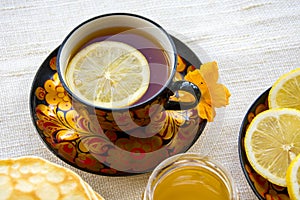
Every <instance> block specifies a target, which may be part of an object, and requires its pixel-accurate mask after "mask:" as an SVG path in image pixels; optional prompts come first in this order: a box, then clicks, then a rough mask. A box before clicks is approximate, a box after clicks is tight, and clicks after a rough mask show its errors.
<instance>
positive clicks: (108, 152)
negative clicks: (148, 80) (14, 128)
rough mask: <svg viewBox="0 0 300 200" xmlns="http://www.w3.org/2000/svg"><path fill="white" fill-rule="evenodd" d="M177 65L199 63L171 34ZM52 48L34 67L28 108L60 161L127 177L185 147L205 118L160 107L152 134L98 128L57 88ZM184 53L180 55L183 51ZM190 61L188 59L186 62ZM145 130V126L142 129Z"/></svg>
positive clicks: (200, 129)
mask: <svg viewBox="0 0 300 200" xmlns="http://www.w3.org/2000/svg"><path fill="white" fill-rule="evenodd" d="M174 42H175V45H176V47H177V49H178V54H179V55H178V56H179V62H178V65H180V66H181V68H184V70H183V71H182V72H180V73H178V75H179V76H183V75H184V74H186V73H187V70H190V69H191V68H193V69H194V68H195V67H194V66H197V67H199V66H200V65H201V62H200V60H199V59H198V58H197V56H196V55H195V54H194V53H193V52H192V50H191V49H189V48H188V47H187V46H186V45H185V44H184V43H183V42H181V41H180V40H178V39H177V38H175V37H174ZM57 52H58V48H57V49H55V50H54V51H53V52H52V53H51V54H50V55H49V56H48V57H47V58H46V60H45V61H44V62H43V63H42V65H41V67H40V68H39V69H38V71H37V73H36V76H35V78H34V81H33V83H32V88H31V92H30V111H31V116H32V120H33V124H34V125H35V127H36V130H37V132H38V134H39V136H40V137H41V139H42V140H43V142H44V143H45V144H46V146H47V147H48V148H49V150H50V151H51V152H53V153H54V154H55V155H56V156H58V157H59V158H60V159H61V160H63V161H65V162H66V163H68V164H70V165H71V166H73V167H76V168H78V169H81V170H83V171H86V172H89V173H94V174H99V175H107V176H126V175H134V174H141V173H146V172H149V171H152V170H153V169H154V168H155V167H156V166H157V165H158V164H159V163H160V162H161V161H163V160H164V159H166V158H168V157H170V156H172V155H175V154H178V153H183V152H186V151H187V150H188V149H189V148H190V147H191V146H192V145H193V144H194V143H195V141H196V140H197V139H198V138H199V136H200V135H201V133H202V132H203V130H204V128H205V126H206V123H207V121H206V120H203V119H201V118H199V116H198V114H197V110H196V109H190V110H186V111H164V112H162V113H161V116H160V120H158V121H159V123H160V124H159V126H157V127H160V128H159V129H155V127H153V130H151V131H154V130H155V131H156V132H155V133H156V134H154V135H153V136H151V137H147V138H139V137H134V136H132V135H131V136H129V135H127V134H124V133H123V132H118V131H105V132H104V131H103V130H102V129H101V127H99V124H98V123H96V121H95V119H96V116H93V115H84V116H83V115H80V114H79V113H77V112H76V110H75V109H74V108H73V105H72V99H71V97H69V96H68V95H67V93H66V91H65V90H64V88H63V87H62V85H61V83H60V80H59V78H58V74H57V71H56V55H57ZM181 54H182V55H183V56H182V55H181ZM189 60H192V61H189ZM143 131H144V130H143Z"/></svg>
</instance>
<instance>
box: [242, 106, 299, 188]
mask: <svg viewBox="0 0 300 200" xmlns="http://www.w3.org/2000/svg"><path fill="white" fill-rule="evenodd" d="M244 142H245V151H246V155H247V157H248V160H249V162H250V164H251V165H252V167H253V169H254V170H255V171H256V172H257V173H259V174H260V175H261V176H263V177H264V178H266V179H267V180H269V181H270V182H271V183H274V184H276V185H279V186H283V187H286V185H287V184H286V178H285V177H286V172H287V168H288V166H289V164H290V163H291V160H292V159H293V158H295V157H296V155H298V154H299V153H300V111H298V110H296V109H291V108H277V109H270V110H266V111H263V112H262V113H260V114H258V115H257V116H256V117H255V118H254V119H253V120H252V121H251V123H250V125H249V127H248V129H247V131H246V135H245V141H244Z"/></svg>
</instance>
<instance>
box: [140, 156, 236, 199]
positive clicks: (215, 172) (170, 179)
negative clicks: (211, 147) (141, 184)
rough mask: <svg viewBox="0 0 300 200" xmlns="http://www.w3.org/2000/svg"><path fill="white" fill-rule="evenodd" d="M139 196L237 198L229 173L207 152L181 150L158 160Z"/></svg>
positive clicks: (146, 197)
mask: <svg viewBox="0 0 300 200" xmlns="http://www.w3.org/2000/svg"><path fill="white" fill-rule="evenodd" d="M143 200H239V197H238V194H237V191H236V188H235V185H234V182H233V181H232V178H231V176H230V174H229V173H228V172H227V171H226V170H225V169H224V168H223V167H222V166H221V164H220V163H218V162H216V161H214V160H212V159H211V158H209V157H207V156H203V155H201V154H195V153H182V154H178V155H175V156H172V157H170V158H167V159H166V160H164V161H163V162H161V163H160V164H159V165H158V166H157V167H156V168H155V169H154V171H153V172H152V174H151V176H150V177H149V180H148V183H147V186H146V189H145V192H144V195H143Z"/></svg>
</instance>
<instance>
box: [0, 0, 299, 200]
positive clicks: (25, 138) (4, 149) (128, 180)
mask: <svg viewBox="0 0 300 200" xmlns="http://www.w3.org/2000/svg"><path fill="white" fill-rule="evenodd" d="M111 12H130V13H135V14H139V15H143V16H145V17H147V18H150V19H152V20H153V21H156V22H157V23H159V24H160V25H161V26H163V27H164V28H165V29H166V30H167V31H169V32H170V33H171V34H178V35H182V36H183V37H184V38H185V42H186V44H188V45H190V46H191V47H192V48H193V49H194V50H195V52H196V53H197V54H199V57H200V58H201V59H202V60H203V61H205V60H215V61H217V62H218V64H219V72H220V81H221V82H222V83H223V84H225V85H226V86H227V87H228V89H229V90H230V92H231V94H232V96H231V97H230V105H229V106H227V107H226V109H220V110H218V113H217V116H218V118H217V120H216V121H215V122H213V123H209V124H208V126H207V127H206V128H205V130H204V133H203V135H202V136H201V137H200V138H199V139H198V140H197V142H196V143H195V144H194V145H193V147H192V148H191V149H190V150H189V152H198V153H206V154H209V155H210V156H211V157H213V158H214V159H216V160H218V161H219V162H221V163H222V164H223V165H224V167H226V168H227V169H228V171H229V172H230V173H231V174H232V176H233V179H234V181H235V183H236V185H237V187H238V190H239V195H240V197H241V199H243V200H253V199H257V198H256V196H255V195H254V193H253V191H252V190H251V188H250V186H249V185H248V183H247V181H246V178H245V176H244V174H243V172H242V168H241V165H240V161H239V155H238V134H239V129H240V126H241V123H242V120H243V118H244V115H245V113H246V112H247V110H248V108H249V107H250V105H251V104H252V103H253V102H254V101H255V99H256V98H257V97H258V96H259V95H260V94H261V93H263V92H264V91H265V90H266V89H268V88H269V87H270V86H271V85H272V84H273V83H274V81H275V80H276V79H277V78H278V77H279V76H280V75H282V74H284V73H286V72H288V71H290V70H292V69H294V68H297V67H300V3H299V1H297V0H288V1H280V0H253V1H249V0H248V1H243V0H207V1H194V0H193V1H192V0H182V1H173V0H164V1H161V0H151V1H149V0H144V1H142V2H141V1H138V0H111V1H97V0H65V1H58V0H50V1H45V0H26V1H18V0H2V1H1V2H0V18H1V20H0V30H1V33H0V55H1V57H0V88H1V90H0V98H1V100H0V113H1V114H0V159H4V158H10V157H18V156H24V155H36V156H40V157H43V158H45V159H48V160H50V161H52V162H55V163H57V164H60V165H62V166H65V167H67V168H70V169H72V170H74V171H75V172H77V173H78V174H79V175H80V176H81V177H82V178H83V179H84V180H85V181H86V182H88V183H89V184H90V185H91V186H92V188H93V189H94V190H95V191H97V192H99V193H100V194H101V195H102V196H103V197H104V198H105V199H107V200H123V199H124V200H125V199H126V200H127V199H132V200H138V199H141V196H142V193H143V191H144V189H145V186H146V183H147V179H148V177H149V175H150V174H149V173H147V174H141V175H136V176H129V177H106V176H99V175H93V174H89V173H87V172H83V171H81V170H78V169H75V168H73V167H71V166H70V165H68V164H66V163H64V162H63V161H61V160H60V159H59V158H57V157H56V156H55V155H53V154H52V153H51V151H49V150H48V148H47V147H46V146H45V145H44V143H43V142H42V140H41V139H40V137H39V136H38V133H37V131H36V129H35V127H34V125H33V123H32V119H31V115H30V109H29V108H30V106H29V95H30V88H31V85H32V82H33V79H34V77H35V74H36V72H37V70H38V68H39V67H40V66H41V64H42V62H43V61H44V60H45V58H46V57H47V56H48V55H49V54H50V53H51V52H52V51H53V50H54V49H55V48H56V47H58V46H59V45H60V44H61V42H62V41H63V39H64V38H65V37H66V35H67V34H68V33H69V32H70V31H71V30H72V29H73V28H74V27H75V26H77V25H79V24H80V23H81V22H83V21H85V20H87V19H89V18H92V17H95V16H97V15H101V14H105V13H111ZM201 56H202V57H201Z"/></svg>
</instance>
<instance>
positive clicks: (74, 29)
mask: <svg viewBox="0 0 300 200" xmlns="http://www.w3.org/2000/svg"><path fill="white" fill-rule="evenodd" d="M110 16H131V17H136V18H140V19H142V20H145V21H148V22H150V23H151V24H153V25H154V26H155V27H156V28H158V29H159V30H160V31H162V33H163V34H165V35H166V37H167V38H168V40H169V42H170V44H171V47H172V50H173V55H174V65H173V66H171V67H170V68H171V71H170V75H169V77H168V80H167V81H166V82H165V84H164V85H163V86H162V88H161V89H160V90H159V91H158V92H156V93H155V94H154V95H153V96H151V97H150V98H148V99H147V100H146V101H143V102H139V103H137V104H133V105H129V106H126V107H122V108H107V107H101V106H97V105H93V104H92V103H90V102H88V101H84V100H82V99H81V98H80V97H78V96H77V95H76V94H74V93H73V92H72V91H71V90H70V89H69V87H68V85H67V84H66V83H65V81H64V79H63V76H62V71H61V69H60V64H59V63H60V62H59V60H60V57H61V52H62V50H63V48H64V46H65V44H66V43H67V41H68V40H69V39H70V37H71V36H72V35H73V33H74V32H75V31H76V30H78V29H79V28H81V27H82V26H83V25H85V24H87V23H89V22H91V21H94V20H97V19H99V18H104V17H110ZM176 64H177V49H176V46H175V43H174V41H173V39H172V37H171V35H170V34H169V33H168V32H167V31H166V30H165V29H164V28H163V27H162V26H160V25H159V24H158V23H156V22H154V21H153V20H151V19H148V18H146V17H144V16H141V15H137V14H133V13H126V12H115V13H107V14H102V15H98V16H95V17H92V18H90V19H88V20H85V21H83V22H82V23H80V24H79V25H77V26H76V27H75V28H73V29H72V30H71V31H70V32H69V33H68V34H67V36H66V37H65V38H64V40H63V42H62V43H61V45H60V46H59V49H58V53H57V59H56V66H57V67H56V69H57V72H58V77H59V79H60V81H61V84H62V86H63V87H64V89H65V90H66V91H67V92H68V94H69V95H70V96H71V98H74V99H76V100H77V101H79V102H80V103H83V104H84V105H88V106H90V107H94V108H96V109H101V110H106V111H125V110H129V109H132V108H138V107H142V106H143V105H145V104H148V103H149V102H152V101H153V100H154V99H155V98H157V97H158V96H159V95H161V93H162V92H163V91H164V90H165V89H166V88H167V87H169V85H170V84H171V82H172V79H173V77H174V75H175V71H176Z"/></svg>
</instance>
